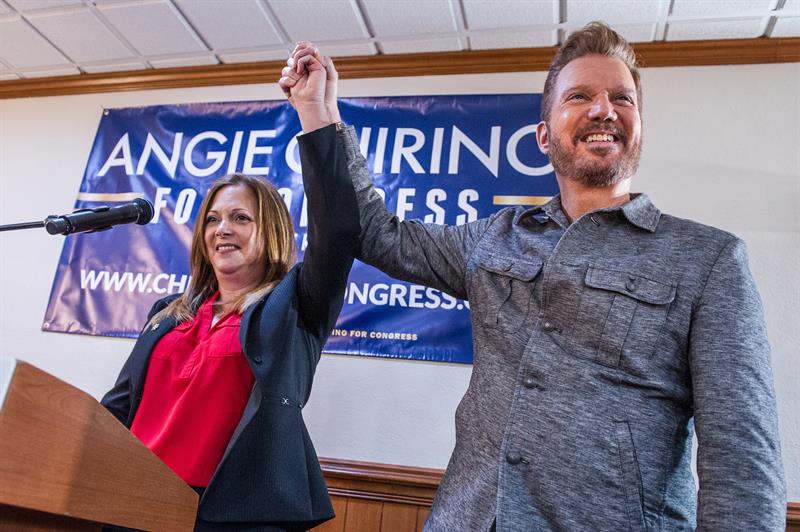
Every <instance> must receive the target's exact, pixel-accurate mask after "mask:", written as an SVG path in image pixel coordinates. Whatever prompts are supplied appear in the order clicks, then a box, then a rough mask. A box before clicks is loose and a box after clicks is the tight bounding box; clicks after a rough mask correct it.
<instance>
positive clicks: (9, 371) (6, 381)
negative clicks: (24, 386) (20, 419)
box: [0, 356, 17, 410]
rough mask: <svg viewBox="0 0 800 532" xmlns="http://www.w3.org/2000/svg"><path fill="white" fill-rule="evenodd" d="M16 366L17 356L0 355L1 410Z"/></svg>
mask: <svg viewBox="0 0 800 532" xmlns="http://www.w3.org/2000/svg"><path fill="white" fill-rule="evenodd" d="M16 366H17V359H16V358H10V357H4V356H0V410H2V409H3V401H5V399H6V394H7V393H8V388H9V387H10V386H11V378H12V377H13V376H14V368H15V367H16Z"/></svg>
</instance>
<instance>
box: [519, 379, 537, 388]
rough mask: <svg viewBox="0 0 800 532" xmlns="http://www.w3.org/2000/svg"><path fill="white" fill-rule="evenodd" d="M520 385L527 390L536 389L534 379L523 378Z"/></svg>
mask: <svg viewBox="0 0 800 532" xmlns="http://www.w3.org/2000/svg"><path fill="white" fill-rule="evenodd" d="M522 385H523V386H525V387H526V388H528V389H530V388H536V379H534V378H533V377H525V380H524V381H522Z"/></svg>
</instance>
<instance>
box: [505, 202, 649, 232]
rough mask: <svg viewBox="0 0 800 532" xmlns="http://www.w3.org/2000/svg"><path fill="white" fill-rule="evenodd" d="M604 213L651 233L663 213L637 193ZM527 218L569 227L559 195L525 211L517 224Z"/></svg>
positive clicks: (517, 217)
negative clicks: (620, 218) (618, 217)
mask: <svg viewBox="0 0 800 532" xmlns="http://www.w3.org/2000/svg"><path fill="white" fill-rule="evenodd" d="M602 211H603V212H615V211H617V212H621V213H622V215H623V216H624V217H625V219H626V220H628V222H630V223H631V224H633V225H635V226H636V227H639V228H641V229H644V230H646V231H650V232H651V233H652V232H654V231H655V230H656V227H657V226H658V221H659V220H660V218H661V211H660V210H659V209H658V207H656V206H655V205H653V202H652V201H650V198H649V197H647V194H641V193H635V194H631V199H630V201H628V202H627V203H624V204H623V205H620V206H619V207H613V208H611V209H602ZM527 218H533V219H534V220H536V221H537V222H539V223H540V224H544V223H547V222H548V220H551V219H552V220H553V221H555V222H556V223H558V225H560V226H561V227H563V228H565V229H566V228H567V227H569V220H568V219H567V215H566V214H565V213H564V209H563V208H562V207H561V195H560V194H558V195H556V196H553V198H552V199H551V200H550V201H548V202H547V203H545V204H544V205H537V206H535V207H531V208H529V209H525V210H524V211H522V212H521V213H519V214H518V215H517V216H516V220H514V223H515V224H519V223H521V222H522V221H523V220H525V219H527Z"/></svg>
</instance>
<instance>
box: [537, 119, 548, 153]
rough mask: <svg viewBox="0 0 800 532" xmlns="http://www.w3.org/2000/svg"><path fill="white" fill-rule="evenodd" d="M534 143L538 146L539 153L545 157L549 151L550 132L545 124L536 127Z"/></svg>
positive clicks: (540, 123)
mask: <svg viewBox="0 0 800 532" xmlns="http://www.w3.org/2000/svg"><path fill="white" fill-rule="evenodd" d="M536 143H537V144H538V145H539V151H541V152H542V153H544V154H545V155H546V154H547V153H548V152H549V151H550V132H549V131H548V130H547V124H546V123H545V122H539V123H538V124H537V125H536Z"/></svg>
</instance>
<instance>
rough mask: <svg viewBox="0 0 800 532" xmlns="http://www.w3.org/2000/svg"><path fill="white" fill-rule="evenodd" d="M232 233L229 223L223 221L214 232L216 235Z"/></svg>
mask: <svg viewBox="0 0 800 532" xmlns="http://www.w3.org/2000/svg"><path fill="white" fill-rule="evenodd" d="M230 233H231V232H230V230H229V229H228V223H227V222H226V221H225V220H221V221H220V222H219V225H217V230H216V231H214V234H215V235H229V234H230Z"/></svg>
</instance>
